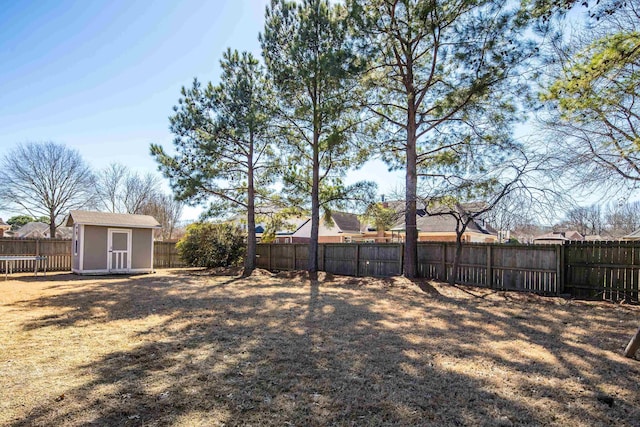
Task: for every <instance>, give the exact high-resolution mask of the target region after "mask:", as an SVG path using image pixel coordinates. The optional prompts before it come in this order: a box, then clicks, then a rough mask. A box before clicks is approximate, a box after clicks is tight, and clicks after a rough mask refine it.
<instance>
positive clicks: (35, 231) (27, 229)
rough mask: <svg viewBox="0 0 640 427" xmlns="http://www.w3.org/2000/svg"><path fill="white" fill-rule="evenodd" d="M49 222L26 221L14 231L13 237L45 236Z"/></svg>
mask: <svg viewBox="0 0 640 427" xmlns="http://www.w3.org/2000/svg"><path fill="white" fill-rule="evenodd" d="M47 230H49V224H45V223H44V222H28V223H26V224H25V225H23V226H22V227H20V228H18V229H17V230H16V231H14V233H13V236H14V237H45V233H46V232H47Z"/></svg>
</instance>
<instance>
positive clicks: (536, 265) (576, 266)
mask: <svg viewBox="0 0 640 427" xmlns="http://www.w3.org/2000/svg"><path fill="white" fill-rule="evenodd" d="M403 252H404V248H403V245H402V244H380V243H328V244H320V245H319V249H318V267H319V269H320V270H322V271H326V272H328V273H333V274H344V275H349V276H379V277H389V276H395V275H400V274H402V259H403ZM257 254H258V259H257V266H258V267H260V268H266V269H269V270H293V269H305V268H306V266H307V260H308V251H307V245H306V244H260V245H258V248H257ZM454 255H455V243H453V242H423V243H422V242H421V243H419V244H418V275H419V276H420V277H428V278H433V279H437V280H442V281H447V280H448V279H449V278H450V277H451V274H452V270H453V259H454ZM459 266H460V268H459V271H458V277H457V280H456V281H457V282H458V283H463V284H468V285H474V286H482V287H487V288H491V289H501V290H517V291H526V292H535V293H539V294H545V295H559V294H571V295H573V296H576V297H580V298H585V297H586V298H600V297H601V298H604V299H608V300H623V299H624V300H627V301H630V302H638V293H639V289H638V288H639V284H640V242H635V243H634V242H585V243H582V242H579V243H570V244H567V245H500V244H481V243H470V244H464V245H463V247H462V254H461V257H460V261H459Z"/></svg>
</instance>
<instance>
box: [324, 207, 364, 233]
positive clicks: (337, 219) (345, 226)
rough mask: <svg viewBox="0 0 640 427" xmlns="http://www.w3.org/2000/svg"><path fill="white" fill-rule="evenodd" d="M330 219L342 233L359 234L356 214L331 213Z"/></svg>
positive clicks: (358, 221) (358, 222)
mask: <svg viewBox="0 0 640 427" xmlns="http://www.w3.org/2000/svg"><path fill="white" fill-rule="evenodd" d="M331 219H332V220H333V222H334V223H335V225H336V227H338V229H339V230H340V231H342V232H343V233H360V220H359V219H358V216H357V215H356V214H352V213H347V212H332V213H331Z"/></svg>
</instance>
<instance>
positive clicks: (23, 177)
mask: <svg viewBox="0 0 640 427" xmlns="http://www.w3.org/2000/svg"><path fill="white" fill-rule="evenodd" d="M0 182H2V185H1V186H0V200H2V201H3V202H4V203H5V204H6V205H7V206H9V207H11V206H14V207H19V208H20V210H23V211H26V212H28V213H29V214H30V215H31V216H33V217H39V216H46V217H47V218H49V227H50V228H49V230H50V236H51V237H55V235H56V228H57V226H59V225H60V223H61V222H62V220H63V219H64V216H65V215H66V214H67V213H68V211H69V210H73V209H79V208H83V207H85V206H87V205H89V204H90V202H91V199H92V197H93V194H94V189H93V174H92V172H91V169H90V168H89V166H88V165H87V164H86V163H85V161H84V160H83V159H82V157H81V156H80V154H79V153H78V152H77V151H76V150H72V149H70V148H67V147H65V146H64V145H62V144H56V143H54V142H42V143H35V142H29V143H26V144H20V145H18V146H17V147H16V148H15V149H13V150H12V151H10V152H9V153H7V154H6V155H5V157H4V158H3V159H2V162H1V163H0Z"/></svg>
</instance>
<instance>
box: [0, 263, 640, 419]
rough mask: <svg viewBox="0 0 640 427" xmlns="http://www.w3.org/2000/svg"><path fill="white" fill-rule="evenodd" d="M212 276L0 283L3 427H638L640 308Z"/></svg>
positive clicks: (361, 282)
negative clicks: (635, 343)
mask: <svg viewBox="0 0 640 427" xmlns="http://www.w3.org/2000/svg"><path fill="white" fill-rule="evenodd" d="M204 273H205V272H197V271H194V270H161V271H159V272H158V273H157V274H151V275H140V276H130V277H82V276H73V275H55V276H48V277H47V278H46V279H44V278H42V277H38V278H34V277H31V276H28V275H22V276H21V275H17V276H15V277H14V278H13V280H9V281H6V282H0V372H2V375H0V425H7V426H32V425H65V426H80V425H94V424H95V425H125V426H142V425H144V426H165V425H172V426H174V425H175V426H195V425H203V426H205V425H206V426H215V425H226V426H229V425H278V426H281V425H305V426H306V425H312V426H313V425H318V426H320V425H323V426H324V425H345V426H347V425H349V426H350V425H427V426H443V425H444V426H446V425H473V426H476V425H480V426H482V425H486V426H495V425H502V426H511V425H514V426H515V425H549V426H567V425H571V426H595V425H602V426H604V425H607V426H608V425H618V426H636V425H638V420H639V419H640V409H639V408H640V362H639V361H637V360H632V359H626V358H624V357H622V356H621V352H622V351H623V349H624V346H625V345H626V344H627V342H628V340H629V338H630V337H631V335H632V334H633V333H634V332H635V330H636V329H637V327H638V325H639V324H640V308H639V307H637V306H625V305H613V304H609V303H605V302H600V303H598V302H580V301H571V300H564V299H560V298H548V297H540V296H536V295H531V294H519V293H509V292H495V291H491V290H487V289H478V288H471V287H464V286H457V287H452V286H448V285H445V284H441V283H435V282H429V281H410V280H407V279H404V278H387V279H363V278H353V277H343V276H331V275H323V274H320V275H318V277H317V279H316V278H313V280H312V279H310V278H309V276H308V275H305V273H300V272H292V273H286V274H285V273H279V274H276V275H274V274H272V273H270V272H267V271H263V270H256V271H255V272H254V274H253V275H252V276H250V277H248V278H241V277H239V273H238V274H231V275H226V274H225V275H219V274H204Z"/></svg>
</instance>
